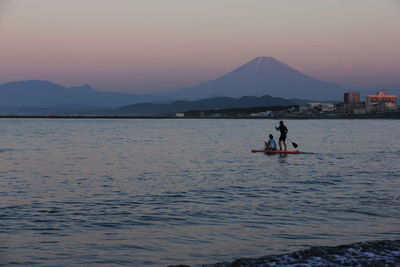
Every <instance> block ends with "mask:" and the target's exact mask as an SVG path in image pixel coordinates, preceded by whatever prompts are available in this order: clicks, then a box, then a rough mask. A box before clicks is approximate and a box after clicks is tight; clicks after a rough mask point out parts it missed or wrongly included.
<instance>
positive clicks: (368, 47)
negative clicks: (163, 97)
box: [0, 0, 400, 93]
mask: <svg viewBox="0 0 400 267" xmlns="http://www.w3.org/2000/svg"><path fill="white" fill-rule="evenodd" d="M257 56H272V57H275V58H277V59H279V60H281V61H283V62H285V63H286V64H288V65H290V66H292V67H295V68H297V69H298V70H300V71H302V72H304V73H306V74H309V75H311V76H313V77H315V78H318V79H322V80H327V81H331V82H336V83H338V84H341V85H343V86H345V87H351V88H354V89H363V88H368V89H371V88H374V87H377V88H381V87H382V86H387V87H388V86H392V85H396V84H397V85H400V1H399V0H379V1H378V0H346V1H345V0H299V1H293V0H276V1H269V0H241V1H239V0H57V1H55V0H34V1H33V0H0V83H5V82H10V81H16V80H30V79H40V80H50V81H53V82H55V83H60V84H62V85H66V86H77V85H81V84H85V83H89V84H91V85H92V86H93V87H95V88H96V89H99V90H113V91H124V92H131V93H155V92H163V91H168V90H173V89H180V88H183V87H187V86H191V85H195V84H197V83H199V82H202V81H207V80H210V79H214V78H216V77H218V76H221V75H223V74H225V73H227V72H229V71H231V70H232V69H234V68H236V67H238V66H240V65H242V64H244V63H246V62H247V61H250V60H251V59H253V58H255V57H257Z"/></svg>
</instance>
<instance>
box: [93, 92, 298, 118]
mask: <svg viewBox="0 0 400 267" xmlns="http://www.w3.org/2000/svg"><path fill="white" fill-rule="evenodd" d="M291 105H296V102H294V101H291V100H287V99H283V98H279V97H271V96H268V95H265V96H262V97H255V96H243V97H241V98H239V99H236V98H232V97H214V98H209V99H202V100H197V101H182V100H181V101H175V102H172V103H170V104H152V103H144V104H135V105H129V106H125V107H121V108H117V109H112V110H107V111H106V112H105V113H106V114H112V115H156V114H169V113H175V112H183V111H188V110H210V109H226V108H248V107H268V106H291ZM95 112H98V111H95Z"/></svg>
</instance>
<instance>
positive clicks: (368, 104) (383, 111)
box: [175, 91, 400, 118]
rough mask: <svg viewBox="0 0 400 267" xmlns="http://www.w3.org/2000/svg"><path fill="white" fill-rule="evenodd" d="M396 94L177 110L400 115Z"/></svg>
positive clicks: (192, 114) (206, 114)
mask: <svg viewBox="0 0 400 267" xmlns="http://www.w3.org/2000/svg"><path fill="white" fill-rule="evenodd" d="M399 115H400V108H399V106H398V105H397V96H396V95H390V94H388V93H387V92H384V91H380V92H377V93H376V94H375V95H367V96H366V97H365V101H362V100H361V97H360V93H359V92H347V93H344V95H343V102H341V103H329V102H309V103H307V104H306V105H292V106H273V107H256V108H237V109H221V110H217V109H214V110H207V111H197V110H192V111H186V112H182V113H176V114H175V116H176V117H181V118H196V117H197V118H232V117H236V118H271V117H284V118H381V117H383V118H386V117H390V118H397V117H400V116H399Z"/></svg>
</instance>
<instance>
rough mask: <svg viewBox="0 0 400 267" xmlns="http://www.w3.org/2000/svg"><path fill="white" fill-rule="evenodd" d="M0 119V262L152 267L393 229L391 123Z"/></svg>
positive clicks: (395, 177)
mask: <svg viewBox="0 0 400 267" xmlns="http://www.w3.org/2000/svg"><path fill="white" fill-rule="evenodd" d="M275 125H277V121H274V120H184V119H183V120H173V119H171V120H139V119H137V120H101V119H98V120H95V119H93V120H92V119H90V120H89V119H88V120H78V119H76V120H75V119H71V120H70V119H59V120H57V119H49V120H46V119H1V120H0V136H1V139H0V162H1V168H0V194H1V195H0V200H1V201H0V264H1V263H4V264H11V263H14V264H17V265H26V266H34V265H40V266H60V265H66V266H75V265H85V266H86V265H88V266H90V265H91V266H101V265H104V266H119V265H128V266H145V265H147V266H163V265H168V264H179V263H181V264H200V263H214V262H220V261H231V260H233V259H235V258H239V257H258V256H261V255H265V254H274V253H275V254H279V253H286V252H290V251H294V250H297V249H302V248H308V247H310V246H312V245H340V244H345V243H352V242H358V241H367V240H379V239H395V238H398V237H399V233H400V226H399V223H398V222H399V218H400V194H399V192H400V181H399V178H400V164H399V157H400V143H399V139H400V123H399V121H397V120H288V121H286V125H287V127H288V129H289V137H290V138H291V139H292V140H293V141H295V142H296V143H298V144H299V148H298V149H299V150H301V151H306V152H312V153H313V154H299V155H282V156H280V155H265V154H262V153H255V154H253V153H250V150H251V149H258V148H262V141H263V139H266V138H267V136H268V134H269V133H272V134H274V135H276V137H278V133H277V132H276V131H275V130H274V126H275Z"/></svg>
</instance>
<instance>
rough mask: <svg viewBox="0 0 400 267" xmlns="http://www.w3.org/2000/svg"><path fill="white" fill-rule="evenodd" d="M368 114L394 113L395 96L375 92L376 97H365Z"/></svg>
mask: <svg viewBox="0 0 400 267" xmlns="http://www.w3.org/2000/svg"><path fill="white" fill-rule="evenodd" d="M367 110H368V112H396V111H397V96H396V95H388V94H387V93H386V92H377V93H376V95H367Z"/></svg>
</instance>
